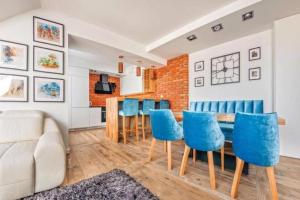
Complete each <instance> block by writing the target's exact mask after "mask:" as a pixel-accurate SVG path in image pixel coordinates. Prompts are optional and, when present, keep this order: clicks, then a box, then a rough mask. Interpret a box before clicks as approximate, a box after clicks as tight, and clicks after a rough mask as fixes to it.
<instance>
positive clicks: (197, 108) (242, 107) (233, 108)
mask: <svg viewBox="0 0 300 200" xmlns="http://www.w3.org/2000/svg"><path fill="white" fill-rule="evenodd" d="M189 110H190V111H194V112H214V113H225V114H235V113H238V112H243V113H254V114H261V113H264V102H263V100H233V101H232V100H231V101H192V102H190V108H189ZM219 125H220V128H221V130H222V132H223V134H224V135H225V140H226V141H229V142H232V137H233V127H234V124H233V123H228V122H219Z"/></svg>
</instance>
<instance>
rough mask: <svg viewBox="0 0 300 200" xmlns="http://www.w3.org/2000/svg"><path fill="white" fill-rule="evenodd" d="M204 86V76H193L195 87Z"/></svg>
mask: <svg viewBox="0 0 300 200" xmlns="http://www.w3.org/2000/svg"><path fill="white" fill-rule="evenodd" d="M203 86H204V77H197V78H195V87H203Z"/></svg>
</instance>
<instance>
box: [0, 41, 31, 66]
mask: <svg viewBox="0 0 300 200" xmlns="http://www.w3.org/2000/svg"><path fill="white" fill-rule="evenodd" d="M28 49H29V46H28V45H27V44H22V43H17V42H12V41H7V40H0V68H4V69H13V70H21V71H28Z"/></svg>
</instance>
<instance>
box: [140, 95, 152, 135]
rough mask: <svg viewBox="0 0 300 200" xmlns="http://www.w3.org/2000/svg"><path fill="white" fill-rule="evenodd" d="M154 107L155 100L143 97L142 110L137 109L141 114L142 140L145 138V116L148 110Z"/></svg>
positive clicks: (148, 112)
mask: <svg viewBox="0 0 300 200" xmlns="http://www.w3.org/2000/svg"><path fill="white" fill-rule="evenodd" d="M154 109H155V101H154V100H153V99H144V101H143V106H142V110H140V111H139V114H140V115H141V116H142V132H143V140H144V141H145V140H146V134H145V118H146V117H147V116H149V114H150V110H154Z"/></svg>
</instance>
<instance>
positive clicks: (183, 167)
mask: <svg viewBox="0 0 300 200" xmlns="http://www.w3.org/2000/svg"><path fill="white" fill-rule="evenodd" d="M190 150H191V148H190V147H189V146H187V145H185V148H184V153H183V157H182V161H181V167H180V171H179V176H183V175H184V172H185V170H186V166H187V162H188V158H189V153H190Z"/></svg>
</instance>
